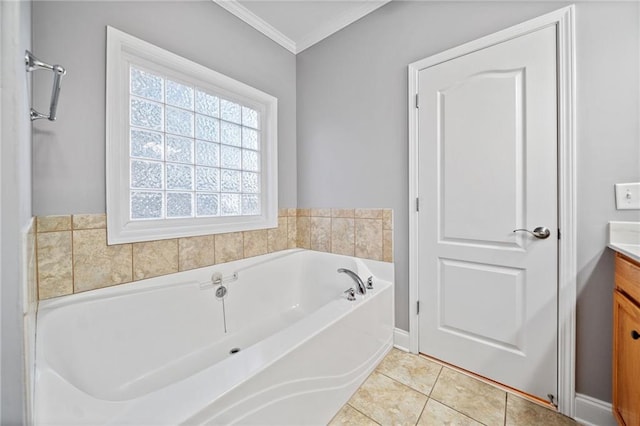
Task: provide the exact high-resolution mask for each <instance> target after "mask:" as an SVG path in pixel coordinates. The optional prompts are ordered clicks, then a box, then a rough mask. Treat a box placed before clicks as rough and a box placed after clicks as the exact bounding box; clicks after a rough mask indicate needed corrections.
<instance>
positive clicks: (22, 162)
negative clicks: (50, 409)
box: [0, 1, 35, 425]
mask: <svg viewBox="0 0 640 426" xmlns="http://www.w3.org/2000/svg"><path fill="white" fill-rule="evenodd" d="M0 18H1V22H0V28H2V30H1V31H2V37H1V43H2V46H1V49H0V51H1V52H2V61H1V63H0V67H1V69H0V76H1V80H0V84H1V86H2V91H1V93H2V98H1V100H0V102H1V107H2V111H1V114H0V117H1V118H0V119H1V120H2V122H1V125H0V129H1V132H2V133H1V136H0V137H1V141H2V142H1V144H0V205H2V211H1V213H0V215H1V218H0V235H1V236H2V238H1V239H0V240H1V242H0V259H1V260H0V312H1V313H2V314H1V316H0V317H1V324H2V326H1V332H0V346H1V347H2V350H1V351H0V357H1V358H0V394H1V396H2V398H1V403H0V424H2V425H22V424H24V423H25V407H26V405H25V404H26V400H25V389H26V386H25V376H24V371H25V363H24V340H25V330H24V323H23V315H24V314H25V309H24V308H25V303H24V300H23V297H24V296H25V294H26V291H25V289H24V287H23V283H25V276H24V275H23V274H22V271H23V270H22V268H21V251H22V235H21V231H23V230H24V229H25V227H27V226H28V225H29V224H30V222H31V123H30V120H29V77H28V75H27V73H26V72H25V70H24V59H23V58H24V51H25V50H26V49H29V48H30V47H31V3H30V2H28V1H22V2H1V4H0ZM32 332H33V333H35V331H33V330H32ZM28 333H29V332H28V331H27V334H28Z"/></svg>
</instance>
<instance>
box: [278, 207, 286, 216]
mask: <svg viewBox="0 0 640 426" xmlns="http://www.w3.org/2000/svg"><path fill="white" fill-rule="evenodd" d="M287 214H288V209H278V217H287Z"/></svg>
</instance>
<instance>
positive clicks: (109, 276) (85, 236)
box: [73, 229, 133, 293]
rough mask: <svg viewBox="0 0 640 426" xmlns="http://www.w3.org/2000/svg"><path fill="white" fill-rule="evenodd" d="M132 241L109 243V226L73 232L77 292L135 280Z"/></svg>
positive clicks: (75, 286) (74, 282) (74, 287)
mask: <svg viewBox="0 0 640 426" xmlns="http://www.w3.org/2000/svg"><path fill="white" fill-rule="evenodd" d="M132 269H133V268H132V248H131V244H117V245H112V246H107V230H106V229H86V230H80V231H73V290H74V292H75V293H78V292H81V291H86V290H93V289H96V288H101V287H108V286H112V285H115V284H122V283H127V282H130V281H132V280H133V276H132V275H133V274H132Z"/></svg>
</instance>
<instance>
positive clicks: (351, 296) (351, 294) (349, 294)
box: [344, 287, 356, 302]
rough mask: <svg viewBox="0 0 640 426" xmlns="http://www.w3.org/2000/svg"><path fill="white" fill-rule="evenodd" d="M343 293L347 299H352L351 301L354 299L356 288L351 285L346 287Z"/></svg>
mask: <svg viewBox="0 0 640 426" xmlns="http://www.w3.org/2000/svg"><path fill="white" fill-rule="evenodd" d="M344 294H346V295H347V300H349V301H352V302H353V301H354V300H356V289H355V288H353V287H351V288H349V289H346V290H345V291H344Z"/></svg>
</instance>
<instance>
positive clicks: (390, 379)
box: [330, 349, 576, 426]
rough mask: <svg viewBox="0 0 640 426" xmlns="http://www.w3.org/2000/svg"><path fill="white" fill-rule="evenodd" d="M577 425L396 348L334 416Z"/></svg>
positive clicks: (352, 421)
mask: <svg viewBox="0 0 640 426" xmlns="http://www.w3.org/2000/svg"><path fill="white" fill-rule="evenodd" d="M378 424H380V425H418V426H423V425H464V426H466V425H469V426H471V425H501V426H503V425H536V426H538V425H544V426H555V425H576V422H574V421H573V420H572V419H570V418H568V417H565V416H563V415H561V414H558V413H556V412H555V411H552V410H550V409H548V408H545V407H542V406H540V405H538V404H535V403H533V402H530V401H528V400H526V399H523V398H521V397H519V396H516V395H514V394H512V393H509V392H505V391H504V390H502V389H500V388H498V387H496V386H493V385H490V384H487V383H484V382H481V381H479V380H477V379H475V378H472V377H470V376H468V375H466V374H463V373H460V372H458V371H455V370H452V369H450V368H448V367H446V366H442V365H440V364H439V363H436V362H434V361H432V360H430V359H427V358H425V357H423V356H418V355H413V354H408V353H405V352H402V351H400V350H397V349H392V350H391V352H389V354H388V355H387V356H386V357H385V358H384V359H383V360H382V362H381V363H380V365H378V367H377V368H376V370H375V371H374V372H373V373H372V374H371V375H370V376H369V378H367V380H366V381H365V382H364V383H363V384H362V386H361V387H360V389H358V391H357V392H356V393H355V394H354V395H353V396H352V397H351V399H350V400H349V402H348V403H347V404H346V405H345V406H344V407H342V409H341V410H340V412H339V413H338V414H337V415H336V416H335V417H334V418H333V420H332V421H331V423H330V426H335V425H378Z"/></svg>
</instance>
